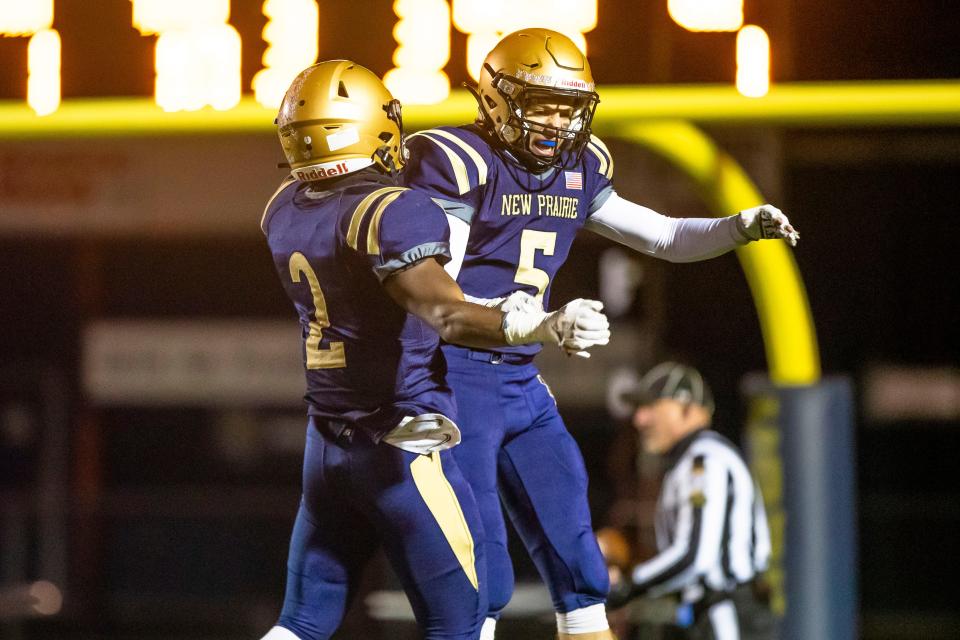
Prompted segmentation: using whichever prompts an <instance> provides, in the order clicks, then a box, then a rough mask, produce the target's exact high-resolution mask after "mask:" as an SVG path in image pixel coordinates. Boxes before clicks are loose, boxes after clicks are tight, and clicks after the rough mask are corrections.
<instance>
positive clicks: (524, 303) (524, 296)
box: [497, 290, 543, 313]
mask: <svg viewBox="0 0 960 640" xmlns="http://www.w3.org/2000/svg"><path fill="white" fill-rule="evenodd" d="M502 300H503V301H502V302H501V303H500V304H499V305H497V308H498V309H500V311H503V312H504V313H507V312H510V311H541V312H542V311H543V301H542V300H541V299H540V298H537V297H536V296H532V295H530V294H529V293H527V292H526V291H520V290H517V291H514V292H513V293H511V294H510V295H508V296H507V297H506V298H503V299H502Z"/></svg>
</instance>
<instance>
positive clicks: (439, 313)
mask: <svg viewBox="0 0 960 640" xmlns="http://www.w3.org/2000/svg"><path fill="white" fill-rule="evenodd" d="M383 286H384V289H385V290H386V291H387V294H389V295H390V297H391V298H393V299H394V301H395V302H396V303H397V304H399V305H400V306H401V307H403V308H404V309H405V310H406V311H408V312H409V313H412V314H414V315H416V316H418V317H420V318H422V319H423V320H424V321H426V322H427V323H428V324H429V325H430V326H431V327H433V328H434V329H435V330H436V331H437V333H439V334H440V337H441V338H443V340H445V341H446V342H449V343H452V344H459V345H463V346H466V347H475V348H480V349H489V348H496V347H502V346H506V345H519V344H530V343H535V342H543V343H550V344H556V345H560V347H561V348H562V349H564V351H566V352H567V353H568V354H576V355H579V356H581V357H589V354H588V353H587V349H589V348H590V347H593V346H597V345H603V344H607V342H608V341H609V339H610V329H609V323H608V322H607V318H606V316H605V315H603V313H601V309H602V308H603V305H602V304H601V303H599V302H597V301H595V300H580V299H578V300H574V301H572V302H569V303H567V304H566V305H564V306H563V307H562V308H560V309H558V310H557V311H553V312H551V313H545V312H544V311H542V310H540V309H539V308H538V307H537V306H526V305H519V306H520V307H521V308H514V309H512V310H510V311H507V312H506V313H504V312H503V311H501V310H499V309H495V308H490V307H486V306H482V305H479V304H473V303H470V302H467V301H466V300H464V298H463V292H462V291H461V290H460V287H459V286H458V285H457V283H456V282H455V281H454V280H453V279H452V278H451V277H450V276H449V274H447V272H446V271H444V269H443V267H442V266H440V263H439V262H437V261H436V260H434V259H432V258H427V259H424V260H421V261H420V262H418V263H416V264H415V265H413V266H411V267H410V268H408V269H404V270H403V271H399V272H397V273H395V274H393V275H391V276H389V277H388V278H387V279H386V280H384V282H383Z"/></svg>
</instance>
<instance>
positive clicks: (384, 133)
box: [377, 131, 393, 143]
mask: <svg viewBox="0 0 960 640" xmlns="http://www.w3.org/2000/svg"><path fill="white" fill-rule="evenodd" d="M377 137H378V138H380V140H382V141H383V142H384V143H387V142H390V138H392V137H393V134H392V133H390V132H389V131H381V132H380V135H379V136H377Z"/></svg>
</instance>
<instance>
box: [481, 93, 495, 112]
mask: <svg viewBox="0 0 960 640" xmlns="http://www.w3.org/2000/svg"><path fill="white" fill-rule="evenodd" d="M483 99H484V101H485V102H486V103H487V107H488V108H490V109H496V108H497V103H496V101H495V100H494V99H493V98H491V97H490V96H488V95H484V96H483Z"/></svg>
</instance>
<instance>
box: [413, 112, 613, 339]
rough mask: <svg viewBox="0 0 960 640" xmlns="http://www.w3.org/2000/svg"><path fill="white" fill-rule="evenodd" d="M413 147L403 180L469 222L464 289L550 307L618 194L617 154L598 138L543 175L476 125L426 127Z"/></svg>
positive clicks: (462, 274)
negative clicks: (563, 274) (599, 216)
mask: <svg viewBox="0 0 960 640" xmlns="http://www.w3.org/2000/svg"><path fill="white" fill-rule="evenodd" d="M407 149H408V151H409V154H410V158H409V160H408V161H407V164H406V166H405V168H404V171H403V174H402V180H403V182H404V184H406V185H407V186H410V187H413V188H415V189H417V190H418V191H422V192H424V193H426V194H427V195H429V196H430V197H431V198H433V200H434V201H435V202H436V203H437V204H439V205H440V206H441V207H443V208H444V210H445V211H446V212H447V213H448V214H450V215H453V216H456V217H458V218H461V219H462V220H464V221H465V222H467V223H468V224H470V234H469V239H468V241H467V247H466V253H465V255H464V259H463V265H462V266H461V268H460V272H459V274H458V276H457V282H458V283H459V285H460V287H461V289H463V292H464V293H466V294H469V295H472V296H476V297H479V298H495V297H499V296H504V295H507V294H509V293H511V292H513V291H516V290H517V289H523V290H524V291H526V292H527V293H530V294H531V295H536V296H541V297H542V299H543V303H544V307H545V308H549V306H548V304H549V299H550V283H551V282H552V281H553V278H554V276H555V275H556V273H557V270H558V269H559V268H560V266H561V265H562V264H563V263H564V261H565V260H566V259H567V254H568V253H569V251H570V246H571V245H572V244H573V239H574V237H575V236H576V234H577V232H578V231H579V230H580V228H581V227H582V226H583V225H584V223H585V222H586V220H587V218H588V217H589V216H590V215H591V214H592V213H593V212H595V211H596V210H597V209H599V208H600V206H601V205H602V204H603V203H604V202H605V201H606V199H607V198H608V197H609V196H610V194H611V193H612V189H613V188H612V186H611V182H610V181H611V179H612V177H613V158H612V157H611V156H610V152H609V151H608V150H607V148H606V146H605V145H604V144H603V142H601V141H600V140H599V139H598V138H596V137H592V138H591V141H590V142H589V143H588V144H587V146H586V148H585V149H584V151H583V153H582V154H581V156H580V158H579V159H576V160H575V161H574V160H573V159H572V158H569V159H568V161H567V162H565V163H564V165H565V166H563V167H562V168H561V167H558V168H553V169H550V170H548V171H547V172H545V173H542V174H539V175H538V174H533V173H531V172H529V171H527V170H525V169H523V168H522V167H521V166H519V165H518V163H517V161H516V160H514V159H513V158H512V157H511V156H509V155H508V154H507V152H506V151H504V150H503V149H495V148H493V147H491V145H490V143H489V142H488V141H487V138H486V136H485V135H484V134H483V133H482V132H481V131H480V130H479V129H478V128H477V127H476V126H474V125H469V126H464V127H440V128H437V129H429V130H426V131H421V132H419V133H416V134H413V135H412V136H410V137H409V138H408V139H407ZM539 349H540V345H523V346H518V347H510V348H504V349H501V350H502V351H509V352H513V353H523V354H533V353H536V352H537V351H539Z"/></svg>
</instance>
